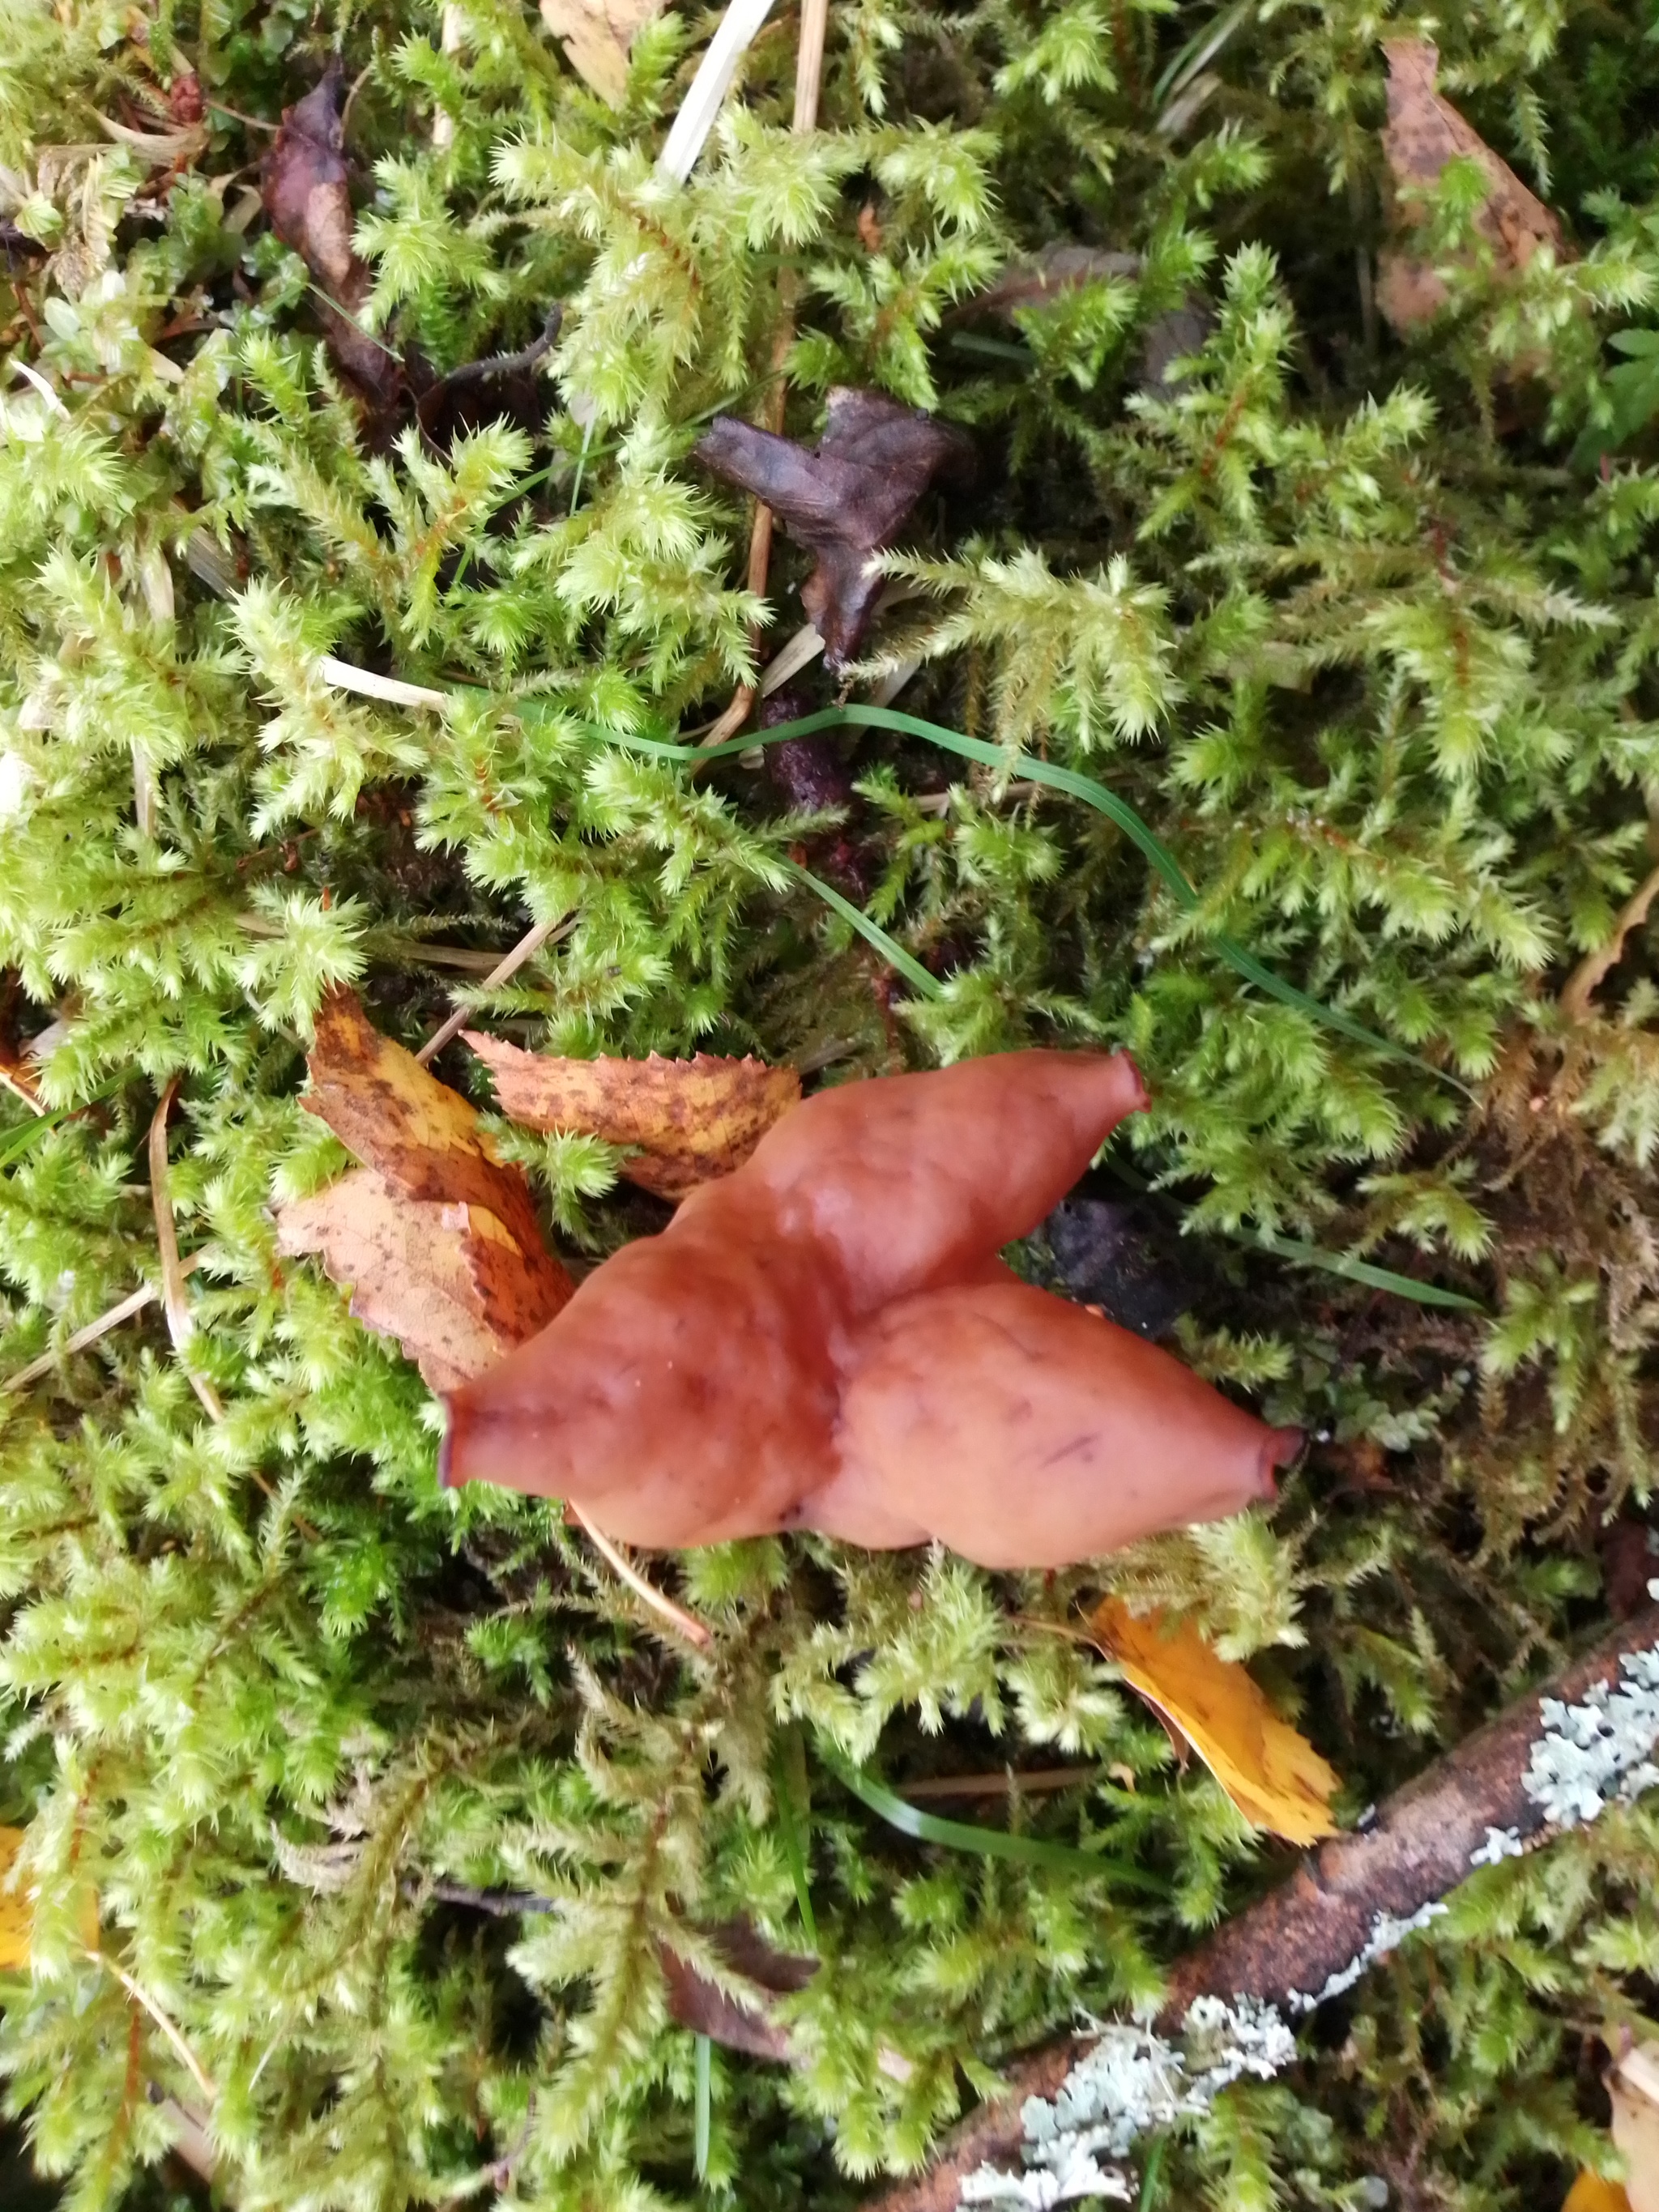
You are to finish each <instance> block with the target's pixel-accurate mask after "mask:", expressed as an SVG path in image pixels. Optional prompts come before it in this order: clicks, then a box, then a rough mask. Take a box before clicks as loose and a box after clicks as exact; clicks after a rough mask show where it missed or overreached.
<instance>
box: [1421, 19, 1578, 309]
mask: <svg viewBox="0 0 1659 2212" xmlns="http://www.w3.org/2000/svg"><path fill="white" fill-rule="evenodd" d="M1383 52H1385V53H1386V54H1387V56H1388V58H1389V121H1388V127H1387V129H1386V130H1385V131H1383V153H1384V154H1385V155H1386V156H1387V157H1388V163H1389V170H1390V172H1391V173H1392V175H1393V178H1394V183H1395V193H1396V196H1397V197H1398V199H1399V201H1400V203H1401V209H1402V211H1403V212H1404V213H1405V214H1406V215H1407V216H1410V215H1411V214H1412V213H1413V202H1415V203H1417V204H1419V209H1420V204H1421V202H1422V201H1423V199H1424V198H1425V197H1426V195H1427V194H1428V193H1429V192H1430V191H1431V190H1432V189H1433V187H1434V185H1435V184H1436V183H1437V180H1438V179H1439V177H1440V173H1441V172H1442V170H1443V169H1444V168H1445V167H1446V165H1447V163H1448V162H1449V161H1459V160H1467V159H1473V160H1474V161H1479V163H1480V167H1482V169H1484V170H1485V172H1486V178H1487V180H1488V186H1489V189H1488V193H1487V198H1486V205H1485V207H1484V208H1483V209H1482V210H1481V211H1480V215H1479V216H1478V217H1477V218H1476V228H1477V229H1478V230H1479V231H1480V234H1481V236H1482V237H1483V238H1484V239H1485V240H1486V241H1487V243H1488V244H1489V245H1490V246H1491V247H1492V251H1493V252H1494V254H1495V255H1496V256H1497V258H1498V265H1499V267H1500V268H1502V269H1506V270H1522V269H1524V268H1525V267H1526V265H1527V264H1528V262H1529V261H1530V260H1531V258H1532V257H1533V255H1534V252H1536V251H1537V249H1538V248H1539V247H1540V246H1544V245H1548V246H1553V248H1554V249H1555V251H1556V252H1558V253H1559V252H1562V250H1563V240H1562V236H1561V226H1560V224H1559V222H1557V221H1556V219H1555V217H1554V216H1553V214H1552V213H1551V212H1550V210H1549V209H1548V208H1547V207H1546V206H1545V205H1544V203H1543V202H1542V201H1541V199H1539V198H1537V197H1535V195H1534V194H1533V193H1532V192H1529V191H1528V190H1527V187H1526V186H1525V185H1523V184H1522V181H1521V179H1520V178H1519V177H1517V176H1516V173H1515V172H1514V170H1513V169H1511V168H1510V166H1509V164H1508V162H1506V161H1503V160H1502V159H1500V157H1499V156H1498V155H1496V154H1494V153H1493V151H1492V148H1491V147H1490V146H1488V145H1487V143H1486V140H1485V139H1484V138H1482V137H1481V136H1480V133H1479V132H1478V131H1475V130H1474V128H1473V127H1472V126H1471V125H1469V124H1468V123H1466V122H1465V121H1464V119H1463V118H1462V116H1461V115H1460V114H1459V113H1458V112H1457V110H1456V109H1455V107H1454V106H1452V105H1451V103H1450V102H1449V100H1443V99H1442V98H1441V97H1440V94H1438V93H1437V91H1436V90H1435V88H1434V85H1435V75H1436V72H1437V69H1438V67H1439V62H1440V56H1439V53H1438V52H1437V49H1436V48H1435V47H1434V46H1432V45H1431V43H1430V42H1429V40H1426V39H1390V40H1388V41H1387V42H1386V43H1385V45H1384V47H1383ZM1447 296H1448V295H1447V289H1446V285H1445V282H1444V280H1443V278H1442V277H1440V276H1437V274H1436V272H1435V271H1434V270H1433V269H1431V267H1429V266H1428V265H1427V264H1425V263H1424V262H1420V261H1413V260H1412V259H1411V258H1410V257H1409V256H1407V255H1404V254H1398V253H1386V254H1384V255H1383V258H1382V260H1381V263H1380V265H1379V269H1378V283H1377V301H1378V304H1379V305H1380V307H1382V310H1383V313H1384V314H1385V315H1386V316H1387V317H1388V319H1389V321H1390V322H1391V323H1392V324H1393V325H1394V326H1395V329H1396V330H1402V331H1403V330H1410V329H1412V328H1413V326H1414V325H1417V324H1419V323H1423V322H1426V321H1428V320H1429V319H1430V318H1431V316H1433V315H1437V314H1438V313H1439V312H1440V310H1441V308H1442V307H1444V306H1445V304H1446V300H1447Z"/></svg>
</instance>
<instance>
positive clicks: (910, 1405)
mask: <svg viewBox="0 0 1659 2212" xmlns="http://www.w3.org/2000/svg"><path fill="white" fill-rule="evenodd" d="M1145 1104H1146V1090H1145V1087H1144V1086H1143V1085H1142V1082H1141V1079H1140V1076H1139V1072H1138V1070H1137V1069H1136V1067H1135V1065H1134V1063H1133V1060H1130V1059H1129V1058H1128V1057H1127V1054H1115V1055H1114V1054H1101V1053H1067V1052H1019V1053H1006V1054H995V1055H992V1056H990V1057H987V1058H985V1059H981V1060H968V1061H964V1062H963V1063H961V1064H960V1065H958V1066H954V1067H949V1068H943V1069H939V1070H937V1071H934V1072H931V1073H925V1074H917V1075H900V1076H890V1077H878V1078H875V1079H872V1080H870V1081H867V1082H862V1083H853V1084H848V1085H844V1086H842V1087H841V1088H838V1089H836V1090H831V1091H821V1092H819V1093H818V1094H817V1097H813V1098H811V1099H809V1100H807V1101H806V1102H805V1103H804V1104H802V1105H800V1106H799V1107H797V1108H795V1109H794V1110H793V1112H791V1113H789V1114H787V1115H785V1117H784V1118H783V1120H782V1121H780V1122H778V1123H777V1124H776V1126H775V1127H773V1128H772V1129H771V1130H770V1131H769V1133H767V1135H766V1136H765V1137H764V1138H763V1139H762V1140H761V1142H760V1144H759V1146H757V1148H756V1150H755V1152H754V1153H753V1154H752V1155H751V1157H750V1158H749V1160H748V1161H747V1162H746V1163H745V1164H744V1166H742V1167H741V1168H739V1169H738V1170H737V1171H736V1173H735V1174H732V1175H730V1176H726V1177H724V1178H722V1179H721V1180H720V1181H719V1182H712V1183H708V1184H706V1185H704V1186H703V1187H702V1188H701V1189H699V1190H696V1191H695V1192H693V1193H692V1194H691V1195H690V1197H689V1198H688V1199H687V1200H685V1202H684V1205H683V1206H681V1207H680V1209H679V1211H678V1213H677V1214H676V1215H675V1217H674V1218H673V1220H672V1222H671V1224H670V1225H669V1226H668V1227H667V1228H666V1229H665V1230H664V1231H662V1233H661V1234H660V1235H659V1236H655V1237H643V1238H641V1239H640V1240H638V1241H637V1242H635V1243H631V1244H629V1245H627V1246H625V1247H624V1248H623V1249H622V1250H621V1251H620V1252H618V1253H617V1254H616V1255H614V1256H613V1257H612V1258H611V1259H610V1260H608V1261H606V1262H605V1265H604V1266H603V1267H599V1268H597V1269H596V1270H595V1271H594V1273H592V1275H590V1276H589V1277H588V1279H587V1280H586V1282H585V1283H583V1284H582V1285H581V1286H580V1289H579V1290H578V1291H577V1292H576V1295H575V1296H574V1298H572V1299H571V1301H570V1303H569V1304H568V1306H567V1307H566V1308H565V1309H564V1310H563V1311H562V1313H560V1314H559V1316H557V1318H556V1320H555V1321H553V1322H551V1323H550V1325H549V1326H548V1327H547V1328H544V1329H543V1330H542V1331H541V1333H540V1334H538V1335H537V1336H535V1337H533V1338H532V1340H530V1341H529V1342H528V1343H526V1344H524V1345H522V1346H520V1348H519V1349H518V1350H517V1351H515V1352H512V1353H511V1354H510V1355H509V1356H508V1357H507V1358H505V1359H504V1360H502V1361H501V1363H500V1364H499V1365H497V1366H495V1367H494V1368H491V1369H490V1370H489V1371H488V1372H487V1373H485V1374H483V1376H479V1377H478V1378H477V1380H476V1381H473V1382H470V1383H465V1384H463V1385H462V1386H461V1387H460V1388H459V1389H455V1390H453V1391H452V1392H451V1393H450V1394H449V1396H448V1401H447V1402H448V1415H449V1419H448V1432H447V1437H446V1439H445V1444H444V1471H445V1479H446V1480H447V1481H450V1482H469V1481H475V1480H485V1481H491V1482H498V1483H504V1484H507V1485H509V1486H512V1487H513V1488H515V1489H520V1490H524V1491H528V1492H532V1493H533V1494H535V1495H538V1496H541V1497H559V1498H568V1499H569V1500H570V1501H571V1503H572V1504H574V1506H575V1507H576V1508H577V1510H579V1511H580V1513H581V1514H582V1515H583V1516H584V1517H586V1516H588V1515H589V1514H590V1512H591V1514H592V1517H593V1518H594V1519H595V1520H596V1521H597V1522H599V1525H600V1526H602V1527H603V1528H605V1529H606V1530H607V1532H609V1533H610V1534H614V1535H617V1536H620V1537H622V1538H623V1539H625V1540H627V1541H631V1542H634V1543H636V1544H641V1545H645V1546H647V1547H655V1548H664V1549H665V1548H674V1547H682V1546H689V1545H698V1544H708V1543H714V1542H719V1541H724V1540H726V1539H728V1538H732V1537H738V1536H755V1535H761V1534H769V1533H771V1532H774V1531H777V1530H781V1529H787V1528H811V1529H817V1530H818V1531H820V1532H822V1533H823V1534H826V1535H830V1536H836V1537H841V1538H843V1539H845V1540H846V1541H849V1542H852V1543H858V1544H863V1545H866V1546H869V1547H872V1548H878V1549H884V1548H890V1547H896V1546H900V1545H908V1544H918V1543H921V1542H923V1541H926V1540H927V1539H928V1538H934V1537H936V1538H939V1539H940V1540H941V1541H944V1542H945V1543H947V1544H948V1545H950V1546H951V1547H952V1549H954V1550H956V1551H957V1552H959V1553H963V1555H964V1556H965V1557H967V1558H969V1559H975V1560H977V1561H978V1562H979V1563H980V1564H981V1565H984V1566H987V1567H994V1568H1014V1567H1058V1566H1064V1565H1069V1564H1070V1563H1072V1562H1073V1561H1075V1560H1079V1559H1088V1558H1091V1557H1094V1556H1096V1555H1097V1554H1098V1553H1103V1552H1109V1551H1111V1550H1113V1549H1114V1548H1115V1547H1118V1546H1120V1545H1123V1544H1127V1543H1129V1542H1131V1541H1133V1540H1134V1539H1135V1538H1136V1537H1139V1536H1144V1535H1146V1534H1150V1533H1152V1531H1153V1530H1155V1529H1158V1528H1175V1527H1179V1526H1182V1525H1184V1524H1186V1523H1188V1522H1194V1521H1204V1520H1214V1519H1218V1518H1219V1517H1221V1516H1225V1515H1226V1514H1230V1513H1235V1512H1237V1511H1239V1510H1242V1509H1243V1507H1245V1506H1247V1505H1249V1504H1254V1503H1255V1502H1256V1501H1257V1500H1260V1499H1263V1498H1271V1497H1272V1496H1273V1469H1274V1468H1276V1467H1279V1466H1282V1465H1283V1464H1285V1462H1287V1461H1288V1460H1290V1459H1291V1458H1292V1457H1293V1456H1294V1455H1295V1454H1296V1452H1297V1449H1299V1448H1300V1444H1301V1436H1300V1432H1299V1431H1297V1430H1293V1429H1272V1428H1269V1427H1268V1426H1267V1425H1266V1424H1265V1423H1263V1422H1261V1421H1260V1420H1258V1419H1256V1418H1255V1415H1254V1414H1252V1413H1247V1412H1245V1411H1244V1410H1243V1408H1242V1407H1237V1406H1235V1405H1233V1404H1232V1403H1231V1401H1229V1400H1227V1399H1225V1398H1224V1397H1222V1396H1221V1395H1220V1394H1219V1392H1218V1391H1216V1390H1214V1389H1212V1388H1211V1387H1210V1385H1209V1384H1208V1383H1204V1382H1202V1381H1200V1378H1199V1377H1198V1376H1195V1375H1194V1374H1193V1372H1192V1371H1191V1370H1190V1369H1188V1368H1186V1367H1183V1366H1182V1364H1181V1362H1180V1361H1179V1360H1177V1359H1176V1358H1172V1357H1171V1356H1170V1353H1168V1352H1164V1351H1163V1350H1161V1349H1159V1347H1158V1346H1155V1345H1152V1344H1148V1343H1146V1342H1145V1341H1144V1340H1142V1339H1140V1338H1139V1337H1137V1336H1134V1335H1133V1334H1131V1333H1130V1332H1129V1331H1127V1329H1122V1328H1118V1327H1117V1326H1116V1325H1115V1323H1113V1322H1109V1321H1106V1320H1104V1319H1103V1318H1101V1317H1098V1316H1095V1315H1093V1314H1091V1313H1089V1312H1088V1311H1086V1310H1084V1309H1083V1308H1080V1307H1078V1306H1074V1305H1072V1304H1068V1303H1067V1302H1066V1300H1065V1299H1063V1298H1060V1297H1054V1295H1052V1294H1051V1293H1050V1292H1048V1291H1039V1290H1034V1289H1032V1288H1031V1287H1030V1285H1027V1284H1024V1283H1022V1282H1021V1281H1020V1280H1019V1279H1018V1278H1017V1277H1016V1276H1015V1275H1014V1274H1013V1273H1012V1272H1011V1270H1010V1269H1009V1268H1007V1267H1006V1266H1005V1265H1004V1264H1003V1262H1002V1261H1001V1259H1000V1256H999V1255H1000V1251H1001V1248H1002V1247H1003V1246H1004V1245H1005V1244H1006V1243H1010V1242H1011V1241H1012V1239H1014V1238H1015V1237H1020V1236H1022V1235H1024V1234H1025V1233H1026V1232H1027V1231H1030V1229H1031V1228H1032V1227H1034V1226H1035V1225H1036V1223H1037V1222H1039V1221H1041V1220H1042V1218H1043V1217H1044V1215H1045V1214H1047V1213H1048V1212H1049V1210H1050V1209H1051V1207H1053V1206H1054V1204H1055V1203H1056V1202H1057V1201H1058V1200H1059V1199H1060V1197H1061V1196H1063V1194H1065V1193H1066V1191H1067V1190H1068V1189H1069V1188H1071V1186H1072V1185H1073V1183H1074V1182H1076V1180H1077V1178H1078V1176H1079V1175H1080V1174H1081V1173H1082V1171H1083V1170H1084V1169H1085V1168H1086V1167H1087V1165H1088V1164H1089V1162H1090V1161H1091V1158H1093V1157H1094V1155H1095V1153H1096V1152H1097V1150H1098V1149H1099V1146H1100V1145H1101V1143H1102V1141H1103V1139H1104V1138H1105V1137H1106V1136H1107V1135H1108V1134H1109V1132H1110V1131H1111V1130H1112V1129H1113V1128H1115V1127H1116V1125H1117V1123H1118V1122H1119V1121H1121V1120H1122V1119H1123V1117H1124V1116H1125V1115H1127V1114H1132V1113H1134V1112H1136V1111H1138V1110H1139V1109H1140V1108H1142V1107H1144V1106H1145Z"/></svg>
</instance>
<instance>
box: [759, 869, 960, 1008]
mask: <svg viewBox="0 0 1659 2212" xmlns="http://www.w3.org/2000/svg"><path fill="white" fill-rule="evenodd" d="M786 866H787V867H788V870H789V872H790V874H791V875H792V876H796V877H798V878H799V880H800V881H801V882H802V883H804V884H806V885H807V887H808V888H809V889H810V890H815V891H816V892H817V895H818V896H819V897H820V898H821V899H822V900H823V902H824V904H825V905H826V906H827V907H829V908H830V910H831V911H832V912H833V913H836V914H838V915H840V916H841V918H842V921H846V922H850V923H851V924H852V926H853V927H854V929H855V930H857V932H858V933H859V935H860V937H861V938H863V939H865V941H866V944H870V945H874V946H875V948H876V950H877V951H878V952H879V953H880V955H881V957H882V958H883V959H884V961H885V962H886V963H887V964H888V966H889V967H890V968H896V969H897V970H898V972H899V974H900V975H902V976H903V978H904V980H905V981H906V982H907V983H908V985H909V986H910V987H911V989H912V990H914V991H920V992H921V995H922V997H923V998H924V999H937V998H938V997H939V994H940V992H941V991H942V990H943V989H944V985H943V984H942V983H941V982H940V981H939V978H938V976H937V975H929V974H928V972H927V969H925V968H924V967H923V966H922V964H921V961H920V960H918V959H917V958H916V957H915V955H914V954H912V953H908V952H907V951H905V949H904V947H903V946H902V945H900V944H899V943H898V942H897V941H896V939H893V938H890V936H889V935H888V934H887V932H886V931H885V930H884V928H883V927H882V926H881V924H880V923H879V922H878V921H871V919H870V917H869V915H867V914H866V912H865V911H864V908H862V907H860V906H854V903H853V902H852V900H851V899H849V898H843V897H842V895H841V893H840V892H839V891H838V890H835V889H834V888H833V886H832V885H830V884H826V883H824V882H823V881H822V880H821V878H818V877H817V876H815V875H814V874H813V873H812V872H811V869H810V868H803V867H802V866H801V865H800V863H799V861H798V860H790V861H788V862H787V863H786Z"/></svg>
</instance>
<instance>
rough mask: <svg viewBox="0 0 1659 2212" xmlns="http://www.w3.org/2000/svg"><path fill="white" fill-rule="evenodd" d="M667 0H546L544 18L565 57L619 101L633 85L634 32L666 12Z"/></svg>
mask: <svg viewBox="0 0 1659 2212" xmlns="http://www.w3.org/2000/svg"><path fill="white" fill-rule="evenodd" d="M663 5H664V0H541V9H542V21H543V22H544V23H545V24H546V26H547V27H548V29H549V30H550V31H551V32H552V33H553V35H554V37H555V38H556V39H557V40H561V41H562V44H563V46H564V52H565V59H566V60H567V61H568V63H569V64H570V66H571V68H572V69H573V70H575V72H576V74H577V76H579V77H580V78H581V80H582V82H584V83H585V84H590V85H592V88H593V89H594V91H595V92H597V93H598V94H599V97H600V99H601V100H609V102H610V103H611V106H612V107H620V106H622V104H623V95H624V94H625V93H626V92H627V90H628V53H629V47H630V46H632V45H633V43H634V33H635V32H636V31H637V30H638V29H639V28H640V27H641V25H642V24H645V23H648V22H649V21H651V19H652V17H653V15H661V13H662V10H663Z"/></svg>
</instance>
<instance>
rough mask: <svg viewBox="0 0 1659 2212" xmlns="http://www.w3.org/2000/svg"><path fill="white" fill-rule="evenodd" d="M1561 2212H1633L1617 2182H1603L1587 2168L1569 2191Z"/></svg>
mask: <svg viewBox="0 0 1659 2212" xmlns="http://www.w3.org/2000/svg"><path fill="white" fill-rule="evenodd" d="M1561 2212H1632V2205H1631V2201H1630V2199H1629V2197H1626V2194H1625V2192H1624V2191H1623V2190H1622V2189H1621V2188H1620V2186H1619V2184H1618V2183H1617V2182H1616V2181H1603V2179H1601V2175H1600V2174H1599V2173H1592V2172H1590V2171H1589V2167H1588V2166H1586V2168H1585V2169H1584V2171H1583V2172H1582V2173H1581V2174H1580V2175H1579V2177H1578V2179H1577V2181H1575V2182H1574V2183H1573V2185H1572V2187H1571V2189H1570V2190H1568V2191H1567V2193H1566V2197H1565V2200H1564V2201H1563V2203H1562V2206H1561Z"/></svg>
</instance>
